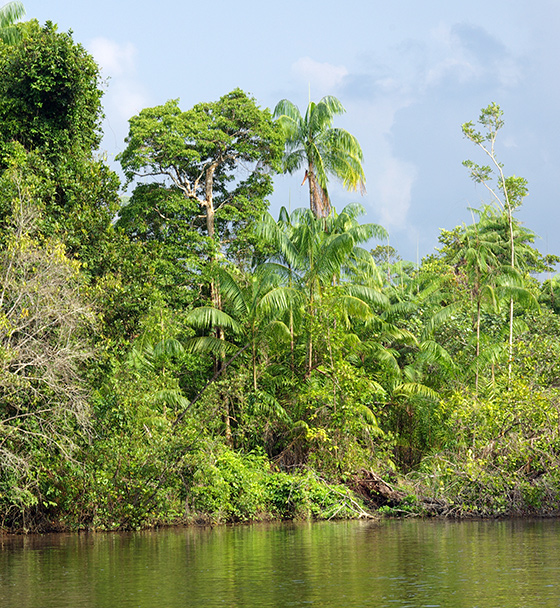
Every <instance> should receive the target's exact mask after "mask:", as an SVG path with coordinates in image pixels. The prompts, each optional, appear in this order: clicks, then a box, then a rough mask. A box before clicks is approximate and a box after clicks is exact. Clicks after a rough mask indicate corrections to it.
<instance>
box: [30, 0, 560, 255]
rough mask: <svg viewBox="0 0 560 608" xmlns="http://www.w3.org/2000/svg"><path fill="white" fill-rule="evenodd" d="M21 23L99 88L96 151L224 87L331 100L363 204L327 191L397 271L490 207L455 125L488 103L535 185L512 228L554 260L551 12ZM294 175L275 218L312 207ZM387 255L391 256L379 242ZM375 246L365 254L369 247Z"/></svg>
mask: <svg viewBox="0 0 560 608" xmlns="http://www.w3.org/2000/svg"><path fill="white" fill-rule="evenodd" d="M24 5H25V8H26V13H27V14H26V18H27V19H32V18H35V19H38V20H39V22H41V23H44V22H45V21H47V20H50V21H53V22H54V23H56V24H58V27H59V30H60V31H68V30H72V31H73V37H74V40H75V41H76V42H79V43H81V44H82V45H83V46H84V47H85V48H86V49H87V50H88V51H89V52H90V53H91V54H92V55H93V56H94V58H95V59H96V61H97V62H98V64H99V65H100V67H101V73H102V76H103V78H104V85H103V86H104V89H105V95H104V98H103V99H104V110H105V114H106V119H105V122H104V125H103V129H104V134H105V135H104V139H103V143H102V150H103V152H104V153H106V155H107V159H108V161H109V163H110V164H111V165H112V166H113V167H114V168H115V169H118V164H117V163H115V160H114V159H115V156H116V155H117V154H118V153H119V152H122V150H123V149H124V148H125V145H126V144H125V141H124V140H125V137H126V135H127V133H128V119H129V118H130V117H131V116H134V115H135V114H137V113H138V112H139V111H140V110H142V109H143V108H145V107H152V106H156V105H159V104H163V103H165V101H167V100H168V99H177V98H178V99H179V100H180V106H181V107H182V108H183V109H185V110H186V109H189V108H190V107H192V106H193V105H194V104H196V103H199V102H203V101H215V100H217V99H218V98H219V97H221V96H222V95H224V94H226V93H228V92H229V91H231V90H233V89H234V88H237V87H239V88H241V89H243V90H244V91H246V92H247V93H249V94H251V95H252V96H253V97H254V98H255V99H256V101H257V103H258V104H259V105H260V106H261V107H268V108H270V109H271V110H272V109H274V106H275V105H276V103H277V102H278V101H279V100H280V99H284V98H286V99H289V100H290V101H292V102H294V103H295V104H296V105H298V106H299V108H300V110H301V111H302V113H304V111H305V109H306V107H307V104H308V102H309V100H310V99H311V100H313V101H318V100H319V99H320V98H321V97H323V96H324V95H334V96H336V97H338V99H339V100H340V101H341V102H342V104H343V105H344V107H345V108H346V114H344V115H343V116H340V117H337V118H336V120H335V126H338V127H342V128H345V129H347V130H348V131H350V132H351V133H352V134H353V135H355V136H356V137H357V139H358V141H359V142H360V144H361V146H362V149H363V151H364V163H363V165H364V171H365V175H366V187H367V193H366V194H365V195H363V196H361V195H360V194H358V193H355V192H354V193H349V192H346V191H344V190H343V189H342V187H341V186H339V185H337V184H336V183H334V182H331V183H330V185H329V192H330V194H331V199H332V202H333V205H334V206H335V207H336V209H337V210H339V211H340V210H341V209H342V208H343V207H344V206H345V205H346V204H348V203H350V202H359V203H361V204H362V205H363V206H364V208H365V214H364V216H362V218H361V219H362V221H364V222H374V223H378V224H381V225H382V226H383V227H385V228H386V229H387V231H388V232H389V243H390V244H391V245H392V246H393V247H395V248H396V249H397V251H398V252H399V253H400V255H401V256H402V257H403V258H404V259H407V260H411V261H417V260H420V259H421V258H422V257H424V256H425V255H427V254H430V253H433V252H434V248H436V247H437V246H438V241H437V238H438V234H439V233H440V230H441V229H446V230H451V229H453V228H454V227H455V226H457V225H459V224H462V223H470V222H471V221H472V213H471V211H469V208H478V207H480V206H481V205H482V204H484V203H488V202H490V199H489V197H488V195H487V192H486V190H485V189H484V187H482V186H480V185H475V184H474V183H473V182H472V181H471V180H470V177H469V174H468V171H467V169H466V168H465V167H463V165H462V161H464V160H466V159H472V160H474V161H475V162H480V163H482V162H484V163H485V162H486V161H485V159H484V158H483V156H482V153H481V152H480V150H478V149H477V148H476V147H475V146H474V144H472V143H471V142H469V141H468V140H466V139H465V138H464V137H463V135H462V132H461V125H462V124H463V123H465V122H467V121H471V120H472V121H476V120H477V119H478V117H479V115H480V111H481V109H482V108H484V107H486V106H488V105H489V104H490V103H491V102H495V103H497V104H499V105H500V107H501V109H502V110H503V112H504V120H505V126H504V127H503V129H502V130H501V131H500V134H499V136H498V141H497V145H496V153H497V156H498V158H499V160H500V161H501V162H503V164H504V169H505V173H506V175H518V176H522V177H524V178H526V179H527V180H528V182H529V195H528V197H527V198H526V199H525V201H524V203H523V205H522V207H521V208H520V210H519V211H518V214H517V215H518V217H519V218H520V219H521V220H522V221H523V223H524V224H525V225H526V226H527V227H528V228H530V229H531V230H533V231H534V232H535V233H536V234H537V235H538V236H539V237H540V238H539V239H538V240H537V241H536V246H537V248H538V249H539V250H540V251H541V253H543V254H546V253H555V254H560V230H559V229H558V227H559V224H560V222H559V219H560V204H559V203H560V201H559V195H558V189H557V187H556V186H557V184H556V181H557V179H558V176H559V174H560V113H559V112H558V111H557V108H558V100H559V97H560V95H559V94H560V70H559V69H558V61H559V59H560V36H558V32H559V31H560V2H558V0H533V1H532V2H530V3H529V2H527V0H471V1H470V2H452V1H450V0H427V1H425V2H418V1H417V0H393V1H392V2H387V1H386V0H385V1H384V2H380V1H379V0H347V1H346V2H345V3H341V2H334V1H333V0H321V1H318V0H297V1H296V0H284V1H283V2H282V3H279V4H274V3H270V4H269V3H266V2H262V0H259V1H258V2H257V0H236V1H235V2H233V1H231V0H214V1H213V2H212V3H205V2H192V1H187V2H179V1H171V0H160V1H159V2H157V3H153V2H150V3H147V2H145V3H142V2H140V3H139V2H132V1H129V0H118V1H117V2H115V1H114V0H112V1H108V0H97V2H90V3H85V2H79V1H76V0H73V1H70V0H69V1H63V0H50V1H49V2H44V1H43V0H27V1H25V0H24ZM302 178H303V173H302V174H301V175H299V174H294V175H292V176H279V177H278V178H277V179H276V181H275V191H274V194H273V195H272V197H271V199H270V202H271V207H270V210H271V213H272V214H273V215H277V213H278V210H279V209H280V207H281V206H282V205H284V206H286V207H288V208H290V209H295V208H296V207H302V206H307V205H308V204H309V198H308V197H309V195H308V190H307V188H306V186H303V187H302V186H301V182H302ZM383 244H385V243H383ZM374 245H375V243H372V246H374Z"/></svg>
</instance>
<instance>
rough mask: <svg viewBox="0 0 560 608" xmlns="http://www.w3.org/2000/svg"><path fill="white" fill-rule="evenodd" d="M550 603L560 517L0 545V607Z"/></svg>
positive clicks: (556, 588) (556, 602)
mask: <svg viewBox="0 0 560 608" xmlns="http://www.w3.org/2000/svg"><path fill="white" fill-rule="evenodd" d="M195 606H196V607H197V608H206V607H214V606H223V607H228V608H246V607H247V608H249V607H250V608H260V607H268V606H270V607H276V608H284V607H291V606H316V607H321V608H330V607H333V608H334V607H336V608H347V607H351V608H353V607H358V606H375V607H377V608H384V607H391V608H395V607H404V606H406V607H414V608H421V607H426V608H428V607H430V608H432V607H436V606H437V607H440V606H441V607H442V608H513V607H515V608H519V607H531V608H532V607H539V608H541V607H548V606H551V607H552V606H554V607H556V608H558V607H560V521H557V520H538V521H525V520H513V521H465V522H450V521H435V520H434V521H432V520H430V521H421V520H404V521H383V522H380V523H371V522H367V523H364V522H355V521H353V522H326V523H314V524H308V523H298V524H291V523H289V524H275V525H255V526H247V527H244V526H243V527H242V526H238V527H220V528H214V529H199V528H173V529H166V530H158V531H149V532H137V533H126V534H101V533H97V534H75V535H71V534H68V535H67V534H59V535H45V536H30V537H0V607H1V608H51V607H52V608H67V607H68V608H86V607H87V608H121V607H122V608H128V607H135V608H155V607H157V608H175V607H177V608H178V607H181V608H190V607H195Z"/></svg>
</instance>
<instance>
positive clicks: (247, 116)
mask: <svg viewBox="0 0 560 608" xmlns="http://www.w3.org/2000/svg"><path fill="white" fill-rule="evenodd" d="M126 141H127V144H128V146H127V148H126V150H125V151H124V152H123V153H122V154H121V155H120V158H119V160H120V162H121V165H122V167H123V170H124V172H125V174H126V176H127V179H128V180H129V181H132V180H133V179H145V178H148V177H156V178H159V179H160V180H162V181H161V182H158V183H157V187H156V190H157V189H158V188H159V189H160V190H161V189H163V194H160V197H161V199H162V202H165V199H166V197H168V196H174V193H178V194H180V195H182V197H183V200H184V201H185V203H194V204H195V208H196V211H195V213H193V210H190V209H185V210H184V214H183V215H181V212H182V211H183V210H182V209H177V210H175V212H173V211H171V210H169V211H170V215H169V216H166V215H165V211H166V209H161V208H160V207H159V206H158V205H159V203H156V204H155V205H154V206H153V209H154V211H155V213H156V214H157V215H159V216H160V220H161V221H163V223H164V224H166V226H169V227H174V226H177V225H180V224H181V223H182V222H186V223H188V224H189V225H190V228H191V229H195V228H199V229H201V231H202V233H203V234H205V235H206V236H207V237H208V238H209V239H210V240H211V241H212V242H213V243H214V246H215V247H216V249H219V247H220V246H221V245H223V244H224V241H225V240H226V238H227V235H228V231H231V229H232V226H231V223H234V224H235V223H239V221H240V220H241V217H239V214H241V216H242V218H244V219H246V218H247V217H248V216H249V217H251V216H254V215H255V214H258V211H259V209H263V205H264V204H265V202H264V201H265V197H266V196H267V195H269V194H270V193H271V191H272V182H271V176H270V173H269V171H268V169H270V168H272V169H275V168H277V166H278V160H279V156H280V151H281V137H280V134H279V133H278V129H277V128H275V126H274V124H273V123H272V118H271V116H270V113H269V112H268V111H267V110H261V109H260V108H259V107H258V106H257V105H256V103H255V101H254V100H253V99H252V98H251V97H248V96H247V95H246V94H245V93H244V92H243V91H241V90H240V89H235V90H234V91H232V92H231V93H228V94H227V95H224V96H223V97H221V98H220V99H219V100H218V101H217V102H211V103H200V104H197V105H195V106H194V107H193V108H192V109H191V110H188V111H186V112H183V111H181V110H180V108H179V103H178V100H171V101H168V102H167V103H166V104H164V105H163V106H157V107H154V108H147V109H145V110H142V112H140V114H139V115H138V116H134V117H133V118H131V119H130V131H129V135H128V137H127V140H126ZM243 173H245V175H243ZM175 200H176V199H175ZM154 202H155V201H154V200H152V201H151V203H152V204H153V203H154ZM235 212H237V214H238V215H237V217H235V215H236V214H235ZM201 221H202V223H201ZM217 224H218V225H217ZM215 253H216V252H214V254H213V256H215Z"/></svg>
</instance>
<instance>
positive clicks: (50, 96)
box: [0, 21, 103, 166]
mask: <svg viewBox="0 0 560 608" xmlns="http://www.w3.org/2000/svg"><path fill="white" fill-rule="evenodd" d="M21 29H22V37H21V40H20V41H19V42H17V43H16V44H13V45H11V46H10V47H8V48H7V49H5V50H4V52H3V53H1V54H0V71H1V73H2V79H1V80H0V153H1V152H2V147H3V146H5V145H6V144H7V143H11V142H13V141H18V142H19V143H21V144H22V145H23V146H24V147H25V148H26V149H27V150H34V151H40V152H41V153H42V154H43V155H45V157H47V158H48V159H49V160H51V161H56V160H61V159H63V158H65V157H68V156H72V155H74V156H75V155H76V154H77V153H84V152H85V153H87V154H91V152H92V151H93V150H95V149H97V147H98V145H99V142H100V141H101V131H100V126H101V119H102V117H103V115H102V110H101V96H102V94H103V92H102V91H101V88H100V87H99V70H98V67H97V65H96V63H95V61H94V60H93V58H92V57H91V55H89V54H88V53H87V52H86V51H85V49H84V48H83V47H82V46H81V45H80V44H76V43H75V42H74V41H73V40H72V36H71V34H64V33H59V32H58V31H57V28H56V26H55V25H54V24H52V23H51V22H47V23H46V24H45V26H44V27H40V25H39V23H38V22H37V21H30V22H27V23H25V24H24V26H22V28H21ZM1 160H2V159H1V158H0V162H1ZM0 166H1V165H0Z"/></svg>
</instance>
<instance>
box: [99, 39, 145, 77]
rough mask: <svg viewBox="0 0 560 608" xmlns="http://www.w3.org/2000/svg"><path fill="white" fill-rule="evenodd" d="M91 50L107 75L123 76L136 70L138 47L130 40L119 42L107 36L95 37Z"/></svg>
mask: <svg viewBox="0 0 560 608" xmlns="http://www.w3.org/2000/svg"><path fill="white" fill-rule="evenodd" d="M89 50H90V52H91V54H92V55H93V56H94V57H95V60H96V61H97V63H98V65H99V67H100V68H101V70H102V71H103V73H104V74H105V75H106V76H110V77H113V78H114V77H121V76H126V75H130V74H132V73H134V72H135V71H136V70H135V58H136V47H135V46H134V45H133V44H132V43H130V42H127V43H126V44H118V43H117V42H114V41H113V40H108V39H107V38H94V39H93V40H92V41H91V43H90V44H89Z"/></svg>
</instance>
